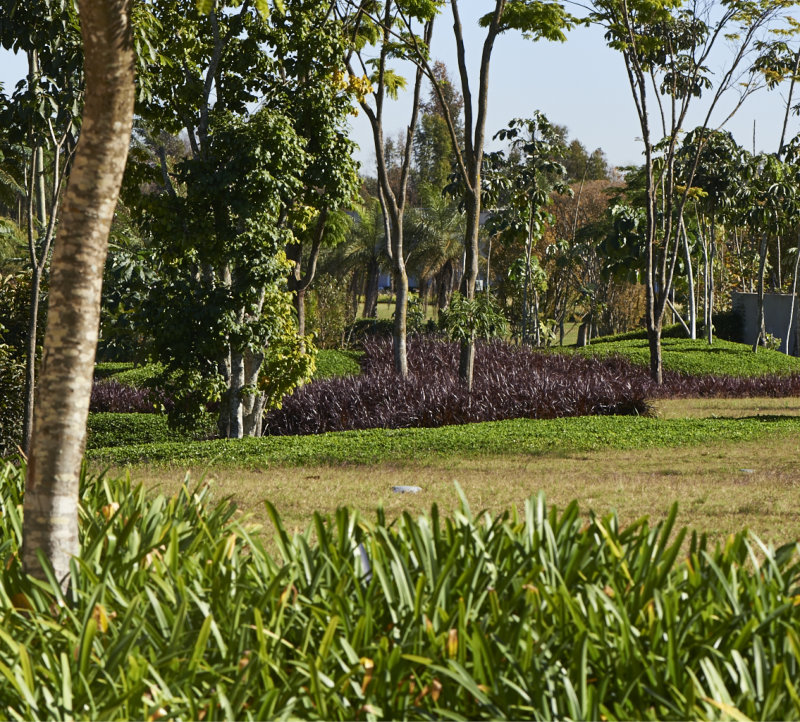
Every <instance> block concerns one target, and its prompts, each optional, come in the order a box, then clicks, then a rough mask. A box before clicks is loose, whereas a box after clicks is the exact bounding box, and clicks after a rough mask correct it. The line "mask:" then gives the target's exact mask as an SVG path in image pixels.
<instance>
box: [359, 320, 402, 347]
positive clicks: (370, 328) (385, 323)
mask: <svg viewBox="0 0 800 722" xmlns="http://www.w3.org/2000/svg"><path fill="white" fill-rule="evenodd" d="M393 334H394V321H392V320H391V319H390V318H359V319H356V320H355V321H353V324H352V325H351V326H350V330H349V331H348V332H347V339H348V341H349V342H350V343H358V342H360V341H363V340H364V339H365V338H366V337H368V336H389V337H391V336H392V335H393Z"/></svg>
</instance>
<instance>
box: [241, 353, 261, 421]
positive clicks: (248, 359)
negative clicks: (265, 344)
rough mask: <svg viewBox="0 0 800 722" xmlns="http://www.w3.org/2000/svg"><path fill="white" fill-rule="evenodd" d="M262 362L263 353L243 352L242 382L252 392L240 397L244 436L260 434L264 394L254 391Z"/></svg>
mask: <svg viewBox="0 0 800 722" xmlns="http://www.w3.org/2000/svg"><path fill="white" fill-rule="evenodd" d="M263 363H264V353H263V352H259V353H253V352H252V351H247V352H245V354H244V383H245V386H247V387H248V389H253V390H254V392H253V393H248V394H247V395H245V397H244V398H243V399H242V424H243V427H242V432H243V435H244V436H261V428H262V425H263V419H264V405H265V404H266V399H265V397H264V394H262V393H256V392H255V389H256V388H257V384H258V375H259V373H260V372H261V365H262V364H263Z"/></svg>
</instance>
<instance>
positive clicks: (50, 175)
mask: <svg viewBox="0 0 800 722" xmlns="http://www.w3.org/2000/svg"><path fill="white" fill-rule="evenodd" d="M0 45H2V46H3V47H4V48H6V49H13V50H15V51H17V52H21V53H24V54H25V56H26V57H27V59H28V75H27V77H26V78H25V79H24V80H23V81H21V82H20V83H19V84H18V85H17V87H16V88H15V90H14V92H13V93H12V94H11V95H10V96H6V95H1V96H0V127H1V128H3V137H2V139H0V143H2V146H3V154H4V155H6V156H9V157H13V156H16V164H17V166H18V168H19V169H20V171H21V177H20V178H19V179H18V180H19V183H18V187H19V195H20V198H21V201H22V206H23V212H22V213H21V214H20V217H19V218H18V222H19V223H20V224H21V225H23V226H24V229H25V234H26V242H27V252H28V260H29V265H30V269H31V287H30V310H29V315H28V333H27V349H26V355H25V405H24V409H25V413H24V420H23V436H22V447H23V448H24V449H25V450H29V448H30V438H31V432H32V429H33V403H34V392H35V387H36V360H37V339H38V336H39V333H38V326H39V302H40V297H41V286H42V280H43V278H44V276H45V273H46V269H47V266H48V263H49V260H50V250H51V246H52V242H53V238H54V236H55V232H56V219H57V217H58V212H59V207H60V204H61V201H62V195H63V194H62V189H63V187H64V185H65V180H66V177H67V174H68V172H69V167H70V163H71V161H72V158H73V154H74V152H75V143H76V139H77V135H78V131H79V129H80V112H81V105H82V103H83V77H82V74H83V68H82V66H81V63H82V52H81V46H80V38H79V35H78V30H77V17H76V8H75V5H74V4H73V2H71V1H70V2H54V1H53V0H34V1H32V2H27V3H25V7H24V9H23V8H22V7H21V3H18V2H9V3H4V4H3V5H2V6H0Z"/></svg>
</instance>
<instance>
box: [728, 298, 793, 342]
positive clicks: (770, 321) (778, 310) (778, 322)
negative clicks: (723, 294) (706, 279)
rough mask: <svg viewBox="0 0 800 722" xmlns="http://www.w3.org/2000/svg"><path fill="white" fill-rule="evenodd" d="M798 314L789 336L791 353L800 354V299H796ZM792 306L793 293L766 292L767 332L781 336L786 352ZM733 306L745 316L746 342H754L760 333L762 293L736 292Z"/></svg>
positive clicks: (743, 319)
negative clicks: (759, 312)
mask: <svg viewBox="0 0 800 722" xmlns="http://www.w3.org/2000/svg"><path fill="white" fill-rule="evenodd" d="M794 303H795V305H794V318H793V321H792V331H791V334H790V336H789V339H788V341H789V345H788V348H789V349H790V353H791V355H792V356H800V345H798V340H799V339H800V300H798V299H795V301H794ZM791 308H792V296H791V294H788V293H765V294H764V325H765V327H766V329H767V333H771V334H772V335H773V336H775V337H776V338H779V339H781V351H783V352H784V353H786V348H787V344H786V341H787V339H786V329H787V327H788V326H789V314H790V311H791ZM733 310H734V311H736V312H737V313H739V315H740V316H741V317H742V333H743V334H744V338H743V340H744V342H745V343H749V344H752V343H753V342H754V341H755V340H756V336H757V335H758V294H757V293H740V292H739V291H734V292H733Z"/></svg>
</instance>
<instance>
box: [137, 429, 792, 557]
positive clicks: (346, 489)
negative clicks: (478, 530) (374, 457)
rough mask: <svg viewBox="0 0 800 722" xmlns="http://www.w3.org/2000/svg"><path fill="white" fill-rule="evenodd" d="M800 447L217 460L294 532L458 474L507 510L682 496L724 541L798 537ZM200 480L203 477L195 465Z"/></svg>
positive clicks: (640, 509) (220, 492) (411, 505)
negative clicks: (250, 465)
mask: <svg viewBox="0 0 800 722" xmlns="http://www.w3.org/2000/svg"><path fill="white" fill-rule="evenodd" d="M799 452H800V449H798V445H797V443H796V442H795V441H794V440H793V439H786V438H785V437H784V438H782V439H776V440H772V439H765V440H762V441H759V442H750V443H740V444H722V445H718V446H714V447H693V448H681V449H645V450H637V451H602V452H588V453H580V454H573V455H566V456H561V457H558V458H556V457H552V456H536V457H531V456H514V457H488V458H472V459H464V460H459V459H449V460H445V461H430V462H426V463H423V464H420V463H414V462H413V461H409V463H407V464H396V463H386V464H376V465H370V466H355V465H351V466H347V465H342V466H313V467H299V468H273V469H269V470H255V471H254V470H244V469H242V470H237V469H230V468H217V469H215V468H210V469H208V470H207V471H206V472H205V473H206V477H207V478H209V479H213V480H214V487H215V489H216V495H217V496H218V497H222V496H226V495H230V496H232V497H233V498H234V499H235V501H236V502H237V504H238V505H239V506H240V508H241V509H242V510H243V511H245V512H247V513H250V514H252V515H253V516H254V517H255V518H256V519H257V520H258V521H260V522H263V523H265V524H267V523H268V522H267V517H266V514H265V512H264V506H263V501H264V500H265V499H269V500H270V501H271V502H272V503H273V504H274V505H275V506H276V508H277V509H278V511H279V512H280V514H281V516H282V517H283V519H284V521H285V524H286V526H287V528H288V529H290V530H295V529H297V530H302V529H305V527H306V526H307V524H308V522H309V520H310V518H311V515H312V513H313V512H314V511H320V512H322V513H332V512H333V511H334V510H335V509H336V508H337V507H339V506H345V505H346V506H350V507H354V508H356V509H358V510H359V511H360V512H361V513H362V514H365V515H366V516H367V517H368V518H373V517H374V514H375V510H376V509H377V508H378V506H379V505H382V506H383V507H384V509H385V510H386V513H387V515H388V516H389V517H390V518H392V517H396V516H398V515H399V514H401V513H402V512H403V511H409V512H411V513H412V514H419V513H423V512H426V511H427V510H428V509H429V508H430V506H431V504H433V503H436V504H438V505H439V506H440V507H441V508H442V509H443V510H448V511H449V510H451V509H453V508H455V507H456V506H457V497H456V492H455V487H454V482H456V481H457V482H458V483H459V484H460V485H461V486H462V488H463V489H464V491H465V493H466V495H467V498H468V499H469V501H470V504H471V506H472V509H473V511H479V510H482V509H485V510H487V511H489V512H490V513H491V514H498V513H501V512H502V511H504V510H506V509H508V508H509V507H510V506H511V505H512V504H516V505H518V506H521V505H522V503H523V502H524V500H525V499H526V498H528V497H529V496H530V495H531V494H534V493H536V492H537V491H539V490H542V491H544V492H545V494H546V495H547V498H548V501H549V502H550V503H551V504H555V505H557V506H559V507H564V506H565V505H566V504H567V503H569V502H570V501H572V500H573V499H576V500H577V501H578V503H579V505H580V507H581V509H582V510H583V511H584V512H585V513H588V510H589V509H592V510H594V511H595V512H597V513H598V514H605V513H607V512H609V511H611V510H612V509H615V510H616V511H617V512H618V514H619V516H620V520H621V521H622V522H623V523H627V522H631V521H634V520H635V519H638V518H639V517H641V516H643V515H648V516H650V518H651V520H652V521H656V520H660V519H662V518H664V517H665V516H666V514H667V512H668V510H669V507H670V505H671V504H672V503H673V502H674V501H677V502H678V504H679V508H680V511H679V517H678V525H679V526H689V527H691V528H692V529H696V530H697V531H699V532H707V533H709V534H710V535H711V536H712V538H714V539H717V540H718V539H722V538H724V537H726V536H727V535H728V534H730V533H733V532H737V531H739V530H741V529H743V528H744V527H748V528H750V529H752V530H753V531H754V532H755V533H756V534H758V535H759V536H760V537H762V538H763V539H764V540H769V541H772V542H774V543H775V544H781V543H784V542H787V541H789V540H794V539H798V538H800V508H798V504H797V499H798V491H800V453H799ZM189 472H190V474H191V478H193V479H195V480H197V479H199V478H200V477H201V476H203V473H204V472H203V470H202V469H190V470H189ZM133 476H134V478H135V479H137V480H140V481H142V482H143V483H145V484H146V485H147V486H150V487H158V488H159V489H160V490H162V491H165V492H167V493H172V492H173V491H174V490H176V489H177V488H178V487H179V485H180V483H181V480H182V475H181V473H180V471H178V470H176V469H172V470H170V469H145V468H142V467H139V468H138V469H136V470H134V471H133ZM399 485H414V486H420V487H422V492H421V493H418V494H397V493H393V492H392V487H393V486H399Z"/></svg>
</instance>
